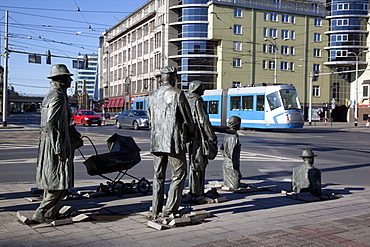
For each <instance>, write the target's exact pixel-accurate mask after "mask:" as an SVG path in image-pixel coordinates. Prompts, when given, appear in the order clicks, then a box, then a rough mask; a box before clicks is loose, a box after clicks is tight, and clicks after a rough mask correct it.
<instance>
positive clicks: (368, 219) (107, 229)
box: [0, 179, 370, 247]
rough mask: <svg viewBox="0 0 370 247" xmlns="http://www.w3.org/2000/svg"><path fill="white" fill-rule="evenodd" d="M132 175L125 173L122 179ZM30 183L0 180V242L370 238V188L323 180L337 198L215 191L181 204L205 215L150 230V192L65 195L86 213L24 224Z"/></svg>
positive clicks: (308, 242)
mask: <svg viewBox="0 0 370 247" xmlns="http://www.w3.org/2000/svg"><path fill="white" fill-rule="evenodd" d="M101 182H102V183H105V180H100V179H96V180H79V181H76V186H75V190H76V191H77V190H86V189H95V188H96V187H97V186H98V185H99V183H101ZM124 182H130V181H124ZM242 182H243V183H246V184H251V185H254V186H255V187H263V186H277V187H278V188H280V189H287V188H289V187H290V183H288V182H286V183H284V182H276V181H272V180H253V181H242ZM34 187H35V184H33V183H15V184H0V217H1V221H0V233H1V234H0V246H98V247H103V246H130V247H135V246H150V247H153V246H370V192H369V189H370V188H360V187H351V186H346V185H333V184H329V185H326V184H323V185H322V188H323V190H324V191H327V192H340V193H341V194H342V195H343V197H342V198H339V199H333V200H326V201H319V202H310V203H308V202H302V201H298V200H293V199H289V198H287V197H286V196H285V195H283V194H281V193H274V192H271V191H267V190H266V191H260V192H254V193H246V194H236V193H232V192H225V191H219V193H220V195H221V196H226V197H227V201H226V202H222V203H213V204H201V205H187V204H182V206H186V207H191V210H192V211H196V210H206V211H208V212H209V213H210V215H211V217H210V218H206V219H205V221H204V222H203V223H201V224H197V225H191V226H184V227H176V228H172V229H167V230H155V229H153V228H149V227H147V222H148V220H147V219H146V215H147V214H148V210H149V207H150V206H151V200H152V195H151V194H148V195H146V196H143V195H141V194H138V193H134V194H124V195H123V196H122V197H117V196H105V197H97V198H86V199H75V200H66V201H63V203H62V205H71V206H74V207H76V208H77V209H78V212H79V213H85V214H87V215H89V216H91V220H89V221H85V222H78V223H74V224H69V225H62V226H56V227H53V226H50V225H49V224H39V225H30V226H29V225H24V224H22V223H20V222H19V221H17V218H16V212H17V211H19V210H21V211H22V210H34V209H36V208H37V206H38V205H39V203H40V202H39V201H38V202H30V201H28V200H26V199H25V198H28V197H34V196H35V195H34V194H31V188H34Z"/></svg>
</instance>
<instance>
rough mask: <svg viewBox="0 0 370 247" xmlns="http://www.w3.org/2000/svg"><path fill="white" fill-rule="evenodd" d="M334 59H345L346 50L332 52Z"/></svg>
mask: <svg viewBox="0 0 370 247" xmlns="http://www.w3.org/2000/svg"><path fill="white" fill-rule="evenodd" d="M333 52H335V57H347V55H348V51H347V50H334V51H333Z"/></svg>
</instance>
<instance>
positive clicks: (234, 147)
mask: <svg viewBox="0 0 370 247" xmlns="http://www.w3.org/2000/svg"><path fill="white" fill-rule="evenodd" d="M228 124H229V129H227V130H226V132H227V134H225V137H224V143H223V144H222V146H221V148H220V149H221V150H222V152H223V156H224V161H223V163H222V172H223V177H224V186H226V187H228V188H229V189H230V190H237V189H238V188H239V187H240V179H241V178H242V174H241V172H240V151H241V144H240V141H239V135H238V130H239V129H240V124H241V118H240V117H238V116H232V117H230V119H229V121H228Z"/></svg>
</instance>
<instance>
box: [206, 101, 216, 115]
mask: <svg viewBox="0 0 370 247" xmlns="http://www.w3.org/2000/svg"><path fill="white" fill-rule="evenodd" d="M208 106H209V108H208V113H209V114H218V101H209V103H208Z"/></svg>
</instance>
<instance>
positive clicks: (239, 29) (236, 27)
mask: <svg viewBox="0 0 370 247" xmlns="http://www.w3.org/2000/svg"><path fill="white" fill-rule="evenodd" d="M234 34H242V25H234Z"/></svg>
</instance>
